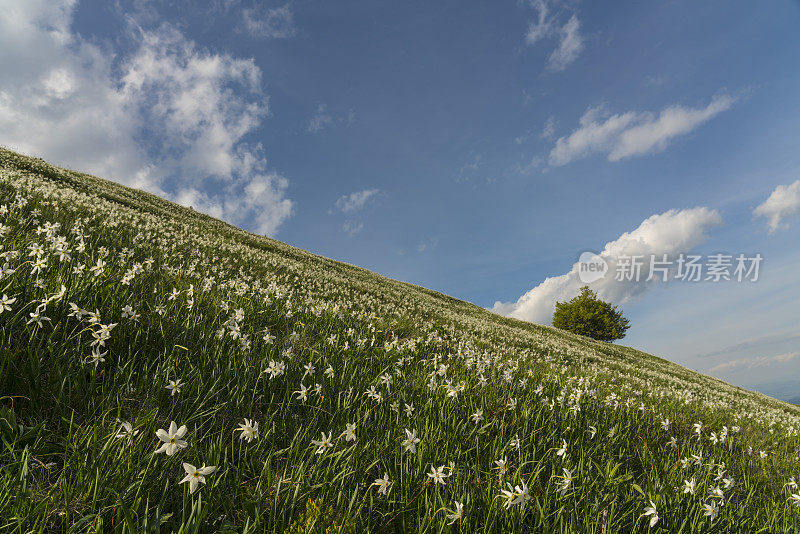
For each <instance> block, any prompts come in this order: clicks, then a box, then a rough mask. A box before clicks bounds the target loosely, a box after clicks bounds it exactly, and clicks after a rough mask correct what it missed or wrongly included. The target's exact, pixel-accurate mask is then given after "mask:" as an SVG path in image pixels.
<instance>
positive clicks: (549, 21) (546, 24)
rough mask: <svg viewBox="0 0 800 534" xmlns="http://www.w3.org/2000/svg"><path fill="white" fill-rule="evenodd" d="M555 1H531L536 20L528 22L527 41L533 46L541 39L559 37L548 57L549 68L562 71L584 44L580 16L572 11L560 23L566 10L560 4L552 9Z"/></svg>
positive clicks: (573, 59)
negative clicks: (560, 7) (556, 44)
mask: <svg viewBox="0 0 800 534" xmlns="http://www.w3.org/2000/svg"><path fill="white" fill-rule="evenodd" d="M555 3H556V2H552V1H547V0H532V1H531V2H530V4H531V7H533V9H534V10H535V11H536V20H534V21H532V22H531V23H530V24H528V31H527V32H526V33H525V42H526V43H528V45H531V46H533V45H535V44H537V43H538V42H539V41H542V40H545V39H551V38H557V39H558V46H557V47H556V48H555V50H553V52H552V53H551V54H550V56H549V57H548V58H547V68H548V69H549V70H551V71H562V70H564V69H565V68H566V67H567V65H569V64H570V63H572V62H573V61H575V60H576V59H577V58H578V56H579V55H580V53H581V52H582V51H583V48H584V44H583V36H582V35H581V31H580V29H581V23H580V20H579V19H578V16H577V15H576V14H574V13H572V14H571V15H570V17H569V19H567V21H566V22H565V23H564V24H560V23H559V22H558V18H560V15H561V13H562V12H563V11H564V10H563V9H558V7H559V6H554V7H556V9H555V10H554V11H553V10H551V4H555ZM561 20H563V18H562V19H561Z"/></svg>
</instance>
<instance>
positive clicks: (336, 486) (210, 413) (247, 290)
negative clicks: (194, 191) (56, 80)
mask: <svg viewBox="0 0 800 534" xmlns="http://www.w3.org/2000/svg"><path fill="white" fill-rule="evenodd" d="M799 431H800V408H798V407H797V406H794V405H791V404H787V403H783V402H780V401H777V400H774V399H771V398H768V397H766V396H763V395H760V394H758V393H754V392H749V391H745V390H743V389H740V388H736V387H733V386H731V385H729V384H726V383H724V382H722V381H719V380H716V379H714V378H711V377H708V376H704V375H702V374H699V373H696V372H693V371H690V370H688V369H685V368H683V367H681V366H679V365H676V364H674V363H671V362H668V361H666V360H663V359H659V358H656V357H654V356H650V355H648V354H645V353H642V352H639V351H637V350H634V349H632V348H627V347H623V346H619V345H616V344H607V343H601V342H595V341H592V340H590V339H587V338H583V337H579V336H574V335H571V334H568V333H566V332H563V331H559V330H556V329H553V328H548V327H544V326H538V325H534V324H530V323H525V322H521V321H517V320H512V319H507V318H503V317H500V316H497V315H494V314H492V313H490V312H488V311H486V310H484V309H481V308H479V307H477V306H474V305H471V304H469V303H466V302H462V301H459V300H457V299H453V298H450V297H448V296H445V295H442V294H439V293H436V292H433V291H429V290H427V289H424V288H421V287H417V286H414V285H410V284H406V283H401V282H397V281H393V280H390V279H387V278H383V277H381V276H378V275H376V274H374V273H371V272H368V271H366V270H363V269H360V268H358V267H355V266H351V265H347V264H344V263H340V262H336V261H332V260H329V259H326V258H322V257H319V256H316V255H313V254H311V253H308V252H305V251H303V250H299V249H297V248H293V247H291V246H289V245H286V244H284V243H281V242H279V241H276V240H272V239H268V238H265V237H262V236H257V235H253V234H250V233H247V232H244V231H242V230H239V229H237V228H235V227H233V226H231V225H228V224H226V223H224V222H222V221H219V220H216V219H213V218H211V217H208V216H206V215H203V214H201V213H198V212H196V211H193V210H191V209H189V208H183V207H180V206H178V205H175V204H172V203H170V202H168V201H166V200H163V199H161V198H158V197H156V196H153V195H151V194H148V193H144V192H141V191H137V190H133V189H129V188H126V187H123V186H121V185H118V184H116V183H114V182H110V181H106V180H103V179H101V178H97V177H92V176H88V175H85V174H82V173H79V172H74V171H70V170H66V169H61V168H58V167H54V166H52V165H49V164H47V163H46V162H44V161H42V160H39V159H35V158H30V157H26V156H23V155H20V154H16V153H14V152H11V151H8V150H5V149H0V439H2V447H1V448H0V532H2V533H6V532H9V533H10V532H179V533H186V532H329V533H334V532H437V533H438V532H792V531H796V530H798V527H799V526H800V506H798V505H799V504H800V489H798V487H797V484H795V477H796V476H800V469H798V467H797V466H798V452H797V451H798V433H799Z"/></svg>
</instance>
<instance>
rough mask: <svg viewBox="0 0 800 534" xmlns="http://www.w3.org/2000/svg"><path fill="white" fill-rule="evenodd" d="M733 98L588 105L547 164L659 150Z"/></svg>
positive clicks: (724, 107)
mask: <svg viewBox="0 0 800 534" xmlns="http://www.w3.org/2000/svg"><path fill="white" fill-rule="evenodd" d="M734 102H735V99H734V98H733V97H731V96H728V95H718V96H715V97H714V98H712V99H711V102H709V104H708V105H707V106H705V107H702V108H689V107H685V106H681V105H674V106H670V107H668V108H665V109H663V110H661V112H659V113H657V114H656V113H652V112H646V111H645V112H638V111H628V112H625V113H618V114H613V115H612V114H609V113H608V112H607V110H606V109H605V107H603V106H600V107H594V108H590V109H589V110H587V111H586V113H584V114H583V116H582V117H581V118H580V121H579V126H578V128H576V129H575V130H574V131H573V132H572V133H571V134H570V135H568V136H565V137H560V138H559V139H558V140H557V141H556V144H555V146H554V147H553V149H552V150H551V151H550V157H549V161H550V165H553V166H559V165H566V164H567V163H569V162H571V161H574V160H576V159H579V158H582V157H585V156H588V155H590V154H595V153H605V154H607V155H608V160H609V161H619V160H621V159H625V158H630V157H633V156H639V155H642V154H648V153H654V152H660V151H662V150H664V149H666V148H667V145H668V143H669V141H671V140H672V139H674V138H675V137H678V136H681V135H686V134H688V133H689V132H691V131H692V130H694V129H695V128H697V127H698V126H700V125H701V124H703V123H704V122H706V121H708V120H710V119H711V118H713V117H714V116H716V115H718V114H719V113H722V112H723V111H726V110H728V109H730V108H731V106H733V103H734Z"/></svg>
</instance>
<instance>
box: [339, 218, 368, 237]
mask: <svg viewBox="0 0 800 534" xmlns="http://www.w3.org/2000/svg"><path fill="white" fill-rule="evenodd" d="M342 229H344V231H345V232H347V234H348V235H349V236H350V237H353V236H354V235H356V234H357V233H359V232H360V231H361V230H363V229H364V223H363V222H361V221H347V222H345V223H344V225H343V226H342Z"/></svg>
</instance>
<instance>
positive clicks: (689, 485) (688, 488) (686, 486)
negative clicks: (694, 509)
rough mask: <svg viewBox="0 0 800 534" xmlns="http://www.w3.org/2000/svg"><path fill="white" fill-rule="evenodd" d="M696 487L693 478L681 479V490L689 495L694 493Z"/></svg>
mask: <svg viewBox="0 0 800 534" xmlns="http://www.w3.org/2000/svg"><path fill="white" fill-rule="evenodd" d="M696 487H697V485H696V483H695V480H694V478H693V479H692V480H684V481H683V492H684V493H689V494H690V495H694V490H695V488H696Z"/></svg>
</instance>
